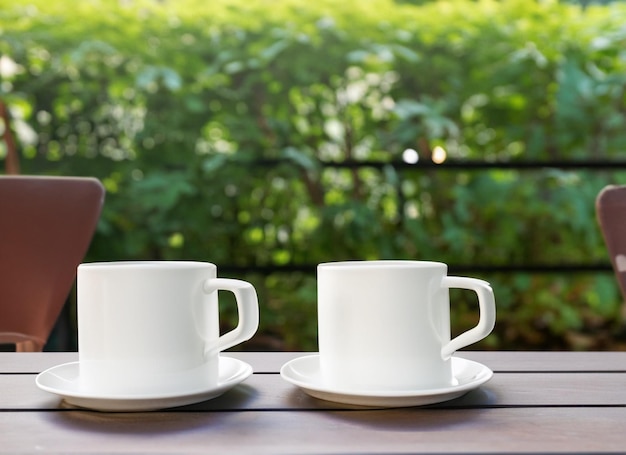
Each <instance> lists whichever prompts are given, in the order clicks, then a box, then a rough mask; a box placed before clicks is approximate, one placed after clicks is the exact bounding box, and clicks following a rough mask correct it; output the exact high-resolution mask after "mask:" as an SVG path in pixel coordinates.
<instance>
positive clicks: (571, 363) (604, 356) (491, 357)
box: [0, 351, 626, 374]
mask: <svg viewBox="0 0 626 455" xmlns="http://www.w3.org/2000/svg"><path fill="white" fill-rule="evenodd" d="M309 354H311V353H310V352H226V353H224V354H222V355H227V356H230V357H235V358H238V359H240V360H243V361H244V362H247V363H249V364H250V365H252V368H253V369H254V371H255V372H257V373H271V372H274V373H276V372H278V371H280V367H281V366H282V365H283V364H285V363H286V362H288V361H289V360H291V359H295V358H297V357H300V356H303V355H309ZM590 354H591V355H590ZM457 355H458V356H459V357H463V358H466V359H470V360H475V361H477V362H481V363H483V364H484V365H487V366H488V367H489V368H491V369H492V370H494V371H495V372H506V371H623V372H626V352H594V353H589V352H528V351H523V352H522V351H520V352H517V351H516V352H505V351H498V352H492V351H460V352H458V353H457ZM76 360H78V353H76V352H46V353H41V352H37V353H14V352H0V374H2V373H39V372H40V371H43V370H45V369H47V368H50V367H53V366H55V365H59V364H62V363H66V362H74V361H76Z"/></svg>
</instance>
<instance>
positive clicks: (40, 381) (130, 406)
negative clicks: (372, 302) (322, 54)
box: [35, 356, 253, 410]
mask: <svg viewBox="0 0 626 455" xmlns="http://www.w3.org/2000/svg"><path fill="white" fill-rule="evenodd" d="M229 363H230V364H234V365H235V366H236V368H234V372H232V373H230V372H229V374H228V375H227V374H226V373H225V372H226V371H227V370H228V364H229ZM79 365H80V362H79V361H76V362H68V363H62V364H59V365H55V366H53V367H50V368H48V369H46V370H44V371H42V372H41V373H39V374H38V375H37V377H36V378H35V383H36V384H37V387H39V388H40V389H41V390H44V391H46V392H49V393H52V394H54V395H58V396H60V397H62V398H63V399H64V400H65V401H66V402H67V403H69V404H72V405H75V406H78V407H83V408H90V409H100V410H152V409H164V408H168V407H178V406H183V405H188V404H193V403H197V402H200V401H205V400H208V399H212V398H216V397H218V396H219V395H221V394H223V393H224V392H226V391H227V390H229V389H230V388H232V387H234V386H236V385H237V384H239V383H241V382H243V381H245V380H246V379H247V378H249V377H250V376H251V375H252V373H253V369H252V366H250V365H249V364H248V363H246V362H244V361H242V360H239V359H235V358H232V357H222V356H219V363H218V382H217V384H215V385H210V386H207V387H202V388H195V389H188V390H183V391H180V392H172V393H167V392H166V393H158V392H157V393H149V394H111V393H92V392H79V391H78V390H76V387H75V385H76V381H77V380H78V378H79V374H78V373H77V372H76V373H75V374H74V375H72V377H71V378H67V377H66V376H67V374H63V373H64V370H67V369H70V371H72V370H73V371H76V368H78V366H79ZM59 373H61V374H59ZM51 375H55V376H57V377H60V378H61V379H65V380H66V381H67V383H68V384H69V385H70V386H68V387H55V386H52V385H49V384H45V382H44V381H45V380H46V378H48V377H49V376H51ZM177 400H178V402H180V403H181V404H175V403H176V402H177ZM88 402H91V403H96V405H93V404H88ZM150 402H153V403H154V406H142V405H141V404H142V403H146V404H149V403H150ZM169 402H172V403H174V404H168V403H169ZM85 403H87V404H85ZM107 403H109V406H107V405H106V404H107ZM159 403H161V404H159Z"/></svg>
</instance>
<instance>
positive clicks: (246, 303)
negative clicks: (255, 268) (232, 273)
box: [203, 278, 259, 355]
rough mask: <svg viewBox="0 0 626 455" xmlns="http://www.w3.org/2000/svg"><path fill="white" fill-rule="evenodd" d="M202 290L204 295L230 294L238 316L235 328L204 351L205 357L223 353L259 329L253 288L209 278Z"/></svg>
mask: <svg viewBox="0 0 626 455" xmlns="http://www.w3.org/2000/svg"><path fill="white" fill-rule="evenodd" d="M203 290H204V292H205V293H206V294H210V293H211V292H216V291H219V290H222V291H230V292H232V293H233V294H234V295H235V300H236V301H237V312H238V314H239V323H238V324H237V327H235V328H234V329H233V330H231V331H230V332H227V333H225V334H224V335H222V336H220V337H219V338H218V339H217V342H216V343H214V344H213V345H212V346H210V347H208V348H207V349H206V350H205V352H204V353H205V355H210V354H213V353H214V352H221V351H224V350H225V349H228V348H232V347H233V346H235V345H237V344H239V343H243V342H244V341H246V340H249V339H250V338H252V335H254V333H255V332H256V331H257V329H258V327H259V301H258V298H257V295H256V290H255V289H254V286H252V285H251V284H250V283H248V282H246V281H242V280H233V279H230V278H211V279H209V280H206V281H205V282H204V286H203Z"/></svg>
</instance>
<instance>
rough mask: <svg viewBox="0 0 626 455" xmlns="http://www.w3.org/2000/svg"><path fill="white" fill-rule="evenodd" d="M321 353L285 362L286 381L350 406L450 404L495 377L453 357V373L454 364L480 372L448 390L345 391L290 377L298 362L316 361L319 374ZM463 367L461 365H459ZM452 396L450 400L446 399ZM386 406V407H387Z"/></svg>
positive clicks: (282, 371) (473, 363) (478, 365)
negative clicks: (418, 401)
mask: <svg viewBox="0 0 626 455" xmlns="http://www.w3.org/2000/svg"><path fill="white" fill-rule="evenodd" d="M319 357H320V355H319V354H313V355H306V356H301V357H298V358H295V359H292V360H290V361H289V362H287V363H285V364H284V365H283V366H282V367H281V369H280V375H281V377H282V378H283V379H284V380H286V381H287V382H289V383H291V384H293V385H295V386H298V387H300V388H301V389H303V390H304V391H305V392H306V393H308V394H309V395H311V396H314V397H316V398H321V399H324V400H328V401H334V402H340V403H347V404H357V401H362V402H366V401H368V399H372V401H373V402H383V401H385V400H386V399H387V400H389V402H390V404H389V405H390V406H398V405H401V404H399V403H395V402H394V403H393V404H391V401H393V400H396V399H397V400H400V399H407V398H408V399H411V398H413V399H418V398H423V399H427V400H425V401H426V402H425V403H424V404H433V403H436V402H441V401H448V400H451V399H454V398H458V397H460V396H461V395H463V394H465V393H466V392H469V391H470V390H472V389H475V388H477V387H479V386H481V385H482V384H484V383H486V382H487V381H489V380H490V379H491V378H492V377H493V371H492V370H491V369H490V368H489V367H487V366H485V365H483V364H481V363H479V362H476V361H474V360H469V359H465V358H462V357H457V356H453V357H452V362H453V372H454V366H455V365H454V364H456V365H457V367H459V368H460V366H463V365H471V366H473V367H474V368H476V369H477V373H476V374H475V375H474V376H472V378H471V379H470V380H468V381H466V382H463V383H461V384H458V385H452V386H445V387H437V388H429V389H406V390H354V389H352V390H346V389H341V388H333V387H329V386H326V385H324V384H322V383H321V382H319V381H317V380H315V379H311V380H309V381H307V380H299V379H297V378H295V377H294V375H292V374H290V370H292V369H293V367H294V366H295V365H297V364H298V363H304V362H315V363H316V365H315V366H316V368H317V371H319ZM459 365H460V366H459ZM300 377H301V378H306V377H305V376H302V375H300ZM455 379H457V380H458V377H457V376H455ZM322 395H324V396H326V395H330V396H332V399H331V398H324V397H322ZM437 397H442V398H443V399H441V400H438V399H437V400H435V399H436V398H437ZM446 397H449V398H446ZM419 405H421V404H417V405H414V404H407V405H406V406H419ZM365 406H381V405H380V404H365ZM383 406H387V405H386V404H384V405H383Z"/></svg>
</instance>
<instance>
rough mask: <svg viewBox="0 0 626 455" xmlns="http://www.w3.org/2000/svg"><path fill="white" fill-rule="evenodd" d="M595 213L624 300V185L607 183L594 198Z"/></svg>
mask: <svg viewBox="0 0 626 455" xmlns="http://www.w3.org/2000/svg"><path fill="white" fill-rule="evenodd" d="M596 215H597V218H598V223H599V225H600V229H601V231H602V235H603V236H604V242H605V243H606V247H607V250H608V253H609V256H610V259H611V264H612V265H613V270H614V271H615V276H616V278H617V282H618V284H619V287H620V290H621V291H622V297H623V298H624V299H625V300H626V185H609V186H606V187H604V188H603V189H602V191H600V193H599V194H598V196H597V198H596Z"/></svg>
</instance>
